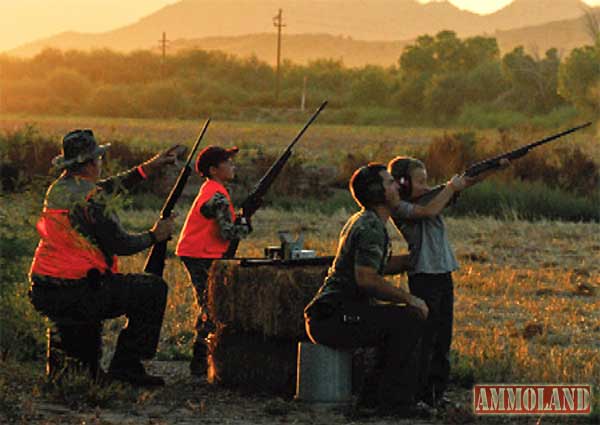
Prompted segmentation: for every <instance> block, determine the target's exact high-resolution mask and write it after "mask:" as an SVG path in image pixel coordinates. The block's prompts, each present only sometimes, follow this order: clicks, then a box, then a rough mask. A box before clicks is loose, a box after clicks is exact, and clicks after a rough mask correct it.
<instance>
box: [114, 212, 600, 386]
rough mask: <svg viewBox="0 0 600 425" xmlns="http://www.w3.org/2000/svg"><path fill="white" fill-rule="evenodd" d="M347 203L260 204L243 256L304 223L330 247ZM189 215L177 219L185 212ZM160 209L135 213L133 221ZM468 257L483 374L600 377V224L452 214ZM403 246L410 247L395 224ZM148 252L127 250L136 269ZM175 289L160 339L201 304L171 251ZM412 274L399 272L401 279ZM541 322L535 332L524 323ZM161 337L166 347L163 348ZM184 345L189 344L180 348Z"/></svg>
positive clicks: (460, 281) (471, 358)
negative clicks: (318, 209) (279, 207)
mask: <svg viewBox="0 0 600 425" xmlns="http://www.w3.org/2000/svg"><path fill="white" fill-rule="evenodd" d="M349 214H350V212H346V211H339V212H338V213H336V214H334V215H331V216H325V215H320V214H314V213H311V212H292V213H289V214H283V213H282V212H280V211H275V210H269V209H267V210H261V211H259V212H258V213H257V215H256V218H255V220H254V223H255V232H254V233H253V234H252V235H251V237H250V239H248V240H246V241H242V243H241V244H240V250H239V254H240V255H241V256H252V257H254V256H260V255H262V249H263V247H265V246H267V245H273V244H277V235H276V231H277V230H280V229H288V230H292V231H303V232H304V234H305V237H306V240H307V245H308V246H309V247H311V248H313V249H316V250H317V252H318V253H319V254H320V255H333V254H334V253H335V248H336V244H337V234H338V232H339V230H340V229H341V226H342V224H343V223H344V221H345V219H346V218H347V217H348V215H349ZM183 215H184V214H182V215H180V219H181V220H183V218H182V217H183ZM144 217H145V219H146V220H147V222H148V223H150V222H151V221H152V219H153V218H154V216H153V214H150V213H148V214H146V215H138V217H137V219H136V221H137V223H136V225H138V226H140V225H141V222H140V221H139V220H142V219H143V218H144ZM446 221H447V226H448V228H449V231H450V238H451V241H452V243H453V245H454V247H455V251H456V253H457V256H458V257H459V261H460V263H461V269H460V270H459V271H458V272H457V273H456V274H455V282H456V305H455V337H454V344H453V347H452V348H453V350H454V351H455V352H456V353H457V354H458V355H459V358H461V361H463V362H466V365H467V366H468V368H469V369H471V370H474V372H475V377H476V379H478V380H479V381H480V382H481V380H485V381H497V382H514V381H519V382H581V383H592V384H594V385H600V343H599V342H598V341H600V261H599V260H600V239H599V238H598V234H599V230H600V228H599V227H600V226H599V225H598V224H595V223H592V224H579V223H561V222H536V223H530V222H523V221H499V220H494V219H489V218H476V219H466V218H461V219H447V220H446ZM390 233H391V235H392V236H393V237H392V242H393V245H394V251H395V252H396V253H399V252H402V251H404V250H405V244H404V242H403V241H402V239H401V236H400V235H398V234H397V233H396V231H395V230H393V229H392V228H390ZM142 264H143V256H136V257H130V258H126V259H124V266H123V269H124V270H126V271H127V270H129V271H138V270H140V269H141V268H142ZM166 279H167V281H168V282H169V283H170V287H171V292H170V297H169V306H168V311H167V316H166V319H165V324H164V326H163V341H165V340H167V339H168V340H169V342H172V341H174V340H177V338H176V337H175V335H177V334H185V333H189V332H191V329H192V326H193V322H194V320H195V314H196V309H195V306H194V305H193V298H192V291H191V287H190V286H189V283H188V282H187V276H186V275H185V273H184V269H183V267H182V266H181V264H180V262H179V261H178V260H176V259H170V260H169V261H168V263H167V268H166ZM405 281H406V278H405V276H401V277H397V278H395V279H394V282H395V283H396V284H400V285H404V284H405ZM528 325H529V328H530V329H537V330H539V331H538V332H535V331H534V332H533V333H532V334H531V335H529V334H528V332H529V331H527V330H526V328H527V327H528ZM165 348H166V346H165V344H161V350H163V349H165ZM182 349H187V348H185V347H182Z"/></svg>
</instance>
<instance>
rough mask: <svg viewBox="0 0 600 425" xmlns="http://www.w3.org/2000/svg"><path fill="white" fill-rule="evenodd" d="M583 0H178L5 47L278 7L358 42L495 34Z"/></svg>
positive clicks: (251, 17) (92, 39)
mask: <svg viewBox="0 0 600 425" xmlns="http://www.w3.org/2000/svg"><path fill="white" fill-rule="evenodd" d="M584 7H585V4H584V3H582V2H581V1H580V0H515V1H514V2H513V3H511V4H509V5H508V6H506V7H505V8H503V9H501V10H499V11H497V12H495V13H492V14H489V15H483V16H482V15H478V14H475V13H471V12H468V11H464V10H460V9H458V8H456V7H455V6H453V5H452V4H451V3H449V2H446V1H442V2H433V3H426V4H421V3H419V2H418V1H417V0H369V1H368V2H367V1H365V0H303V1H302V2H299V1H297V0H253V1H249V0H219V1H217V0H181V1H179V2H177V3H174V4H172V5H169V6H166V7H164V8H162V9H160V10H158V11H156V12H155V13H152V14H150V15H148V16H146V17H144V18H142V19H140V20H139V21H138V22H135V23H132V24H131V25H128V26H125V27H122V28H118V29H115V30H114V31H109V32H105V33H98V34H83V33H75V32H64V33H61V34H57V35H55V36H52V37H49V38H46V39H43V40H38V41H35V42H32V43H28V44H26V45H23V46H21V47H19V48H16V49H13V50H11V51H9V52H8V53H9V54H11V55H16V56H31V55H34V54H36V53H38V52H39V51H41V50H42V49H43V48H45V47H54V48H58V49H90V48H103V47H107V48H110V49H114V50H118V51H131V50H135V49H148V48H152V47H155V46H156V45H157V44H158V39H159V38H160V36H161V34H162V32H163V31H164V32H166V33H167V36H168V38H169V39H170V40H179V39H198V38H206V37H216V36H218V37H236V36H241V35H245V34H266V33H273V32H274V28H273V23H272V18H273V16H274V15H275V14H276V13H277V10H278V9H279V8H281V9H283V19H284V23H285V25H286V27H285V33H286V34H323V33H328V34H334V35H343V36H345V37H348V36H349V37H352V38H353V39H360V40H369V41H373V40H385V41H392V40H411V39H414V38H415V37H417V36H419V35H421V34H425V33H428V34H433V33H436V32H438V31H440V30H443V29H451V30H453V31H455V32H457V33H458V34H459V35H461V36H468V35H474V34H482V33H493V32H494V31H496V30H509V29H515V28H519V27H524V26H532V25H539V24H542V23H545V22H553V21H558V20H565V19H573V18H576V17H578V16H581V15H582V14H583V8H584Z"/></svg>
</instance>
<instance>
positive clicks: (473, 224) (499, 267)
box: [0, 116, 600, 425]
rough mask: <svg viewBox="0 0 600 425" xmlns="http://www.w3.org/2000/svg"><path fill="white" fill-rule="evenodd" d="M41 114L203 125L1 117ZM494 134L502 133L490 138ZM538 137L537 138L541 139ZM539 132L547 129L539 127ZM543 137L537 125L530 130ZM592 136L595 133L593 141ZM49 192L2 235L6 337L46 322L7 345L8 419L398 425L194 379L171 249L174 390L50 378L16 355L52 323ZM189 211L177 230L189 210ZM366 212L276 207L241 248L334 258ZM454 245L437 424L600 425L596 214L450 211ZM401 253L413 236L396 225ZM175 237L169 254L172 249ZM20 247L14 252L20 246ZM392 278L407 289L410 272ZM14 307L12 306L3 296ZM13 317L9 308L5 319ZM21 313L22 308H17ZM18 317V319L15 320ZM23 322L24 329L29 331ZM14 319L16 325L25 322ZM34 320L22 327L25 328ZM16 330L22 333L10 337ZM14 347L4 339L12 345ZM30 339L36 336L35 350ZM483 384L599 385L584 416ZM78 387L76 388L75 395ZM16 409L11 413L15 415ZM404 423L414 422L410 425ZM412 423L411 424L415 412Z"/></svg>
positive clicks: (120, 125) (386, 133) (313, 137)
mask: <svg viewBox="0 0 600 425" xmlns="http://www.w3.org/2000/svg"><path fill="white" fill-rule="evenodd" d="M32 122H35V125H36V127H37V128H38V129H39V130H40V131H41V132H43V133H44V134H49V135H52V136H55V137H56V140H57V143H58V140H59V139H60V135H62V134H64V133H65V132H66V131H67V130H69V129H71V128H78V127H90V128H93V129H94V131H95V133H96V134H97V135H98V136H99V138H100V139H101V141H111V140H129V141H132V143H141V142H142V141H144V142H145V143H151V144H153V145H154V146H156V147H157V148H158V147H163V146H166V145H167V144H168V143H169V142H178V143H186V144H191V143H192V140H193V139H194V138H195V137H196V133H197V132H198V131H199V129H200V126H201V124H202V122H201V121H200V120H199V121H198V122H192V121H159V120H127V119H118V120H115V119H110V120H109V119H99V118H54V117H19V116H2V117H0V131H7V130H8V131H13V130H14V129H16V128H18V127H21V126H23V125H24V124H26V123H32ZM300 126H301V124H298V123H295V124H277V125H271V124H263V123H237V122H215V123H213V124H211V128H210V129H209V132H208V133H207V142H206V143H214V144H222V145H234V144H237V145H238V146H246V147H250V148H254V149H261V148H264V149H274V150H276V151H278V150H280V149H282V148H283V146H284V145H285V143H287V142H288V141H290V140H291V139H292V138H293V136H294V135H295V134H296V132H297V130H298V129H299V127H300ZM443 133H444V130H438V129H425V128H423V129H419V128H415V129H405V128H377V127H363V128H360V127H357V128H350V127H342V126H320V125H315V126H314V128H311V129H310V130H309V132H308V133H307V134H306V136H305V139H303V141H302V144H301V146H302V147H301V148H300V150H301V151H302V155H303V156H304V157H306V158H307V159H309V160H313V161H315V162H321V161H331V162H335V161H336V160H337V159H338V158H339V157H340V156H341V155H346V154H347V152H354V151H360V152H364V153H366V154H367V156H368V157H369V159H380V160H387V159H389V157H390V156H391V155H394V154H400V153H401V152H400V151H399V150H400V148H399V146H419V145H427V144H428V143H429V142H430V141H431V140H432V138H434V137H437V136H441V135H443ZM481 134H482V135H483V136H484V137H489V138H490V139H495V138H497V137H499V136H498V132H493V131H488V132H483V133H481ZM525 134H526V135H527V140H526V141H524V142H527V141H530V140H529V134H530V133H527V132H526V131H525ZM535 135H536V137H537V136H539V134H538V133H535ZM531 136H532V137H533V133H531ZM586 140H589V139H586ZM574 141H575V143H582V144H583V145H585V146H584V147H585V149H586V151H587V152H590V155H592V156H593V157H594V158H598V157H596V156H594V155H598V152H597V150H595V148H594V146H593V144H592V143H589V142H588V141H585V140H583V139H579V138H578V137H575V136H574ZM41 200H42V195H41V194H40V193H39V191H37V192H29V191H28V192H22V193H13V194H2V197H1V198H0V221H1V222H2V223H3V225H2V229H1V233H0V237H1V239H2V247H3V249H5V250H6V251H4V252H3V253H2V256H3V257H5V258H6V260H5V261H6V264H8V263H10V266H11V267H10V268H6V269H5V270H4V271H3V272H2V278H3V280H4V281H5V282H9V281H10V282H12V283H13V284H14V288H15V289H14V294H12V295H11V298H10V302H11V303H12V304H11V308H13V310H9V311H11V312H12V314H13V316H14V317H19V318H21V317H22V318H23V320H24V322H22V323H21V322H20V323H21V324H19V323H13V321H10V320H9V321H8V322H7V323H0V328H3V329H4V330H5V331H3V332H2V333H1V334H0V335H4V336H5V337H6V338H8V337H11V335H17V336H18V335H20V333H26V331H27V329H26V328H27V327H30V328H32V329H33V328H35V329H37V330H36V331H35V332H34V336H35V339H36V341H34V342H29V343H27V342H24V341H23V340H21V339H18V338H17V337H15V338H16V339H15V340H14V341H15V342H14V344H13V345H12V346H10V347H5V345H4V344H2V349H3V352H2V353H0V423H4V422H3V421H4V420H6V421H7V422H8V423H28V424H29V423H32V424H40V425H41V424H63V423H64V424H84V423H85V424H97V425H109V424H136V425H137V424H155V425H158V424H170V423H182V424H184V423H190V424H191V423H232V424H250V423H265V424H266V423H299V424H312V423H336V424H337V423H339V424H342V423H377V424H384V423H399V422H398V421H397V420H390V419H385V418H379V419H360V418H359V419H357V418H355V417H352V416H351V415H350V416H349V415H347V414H344V413H343V412H324V413H319V412H315V411H312V410H311V409H307V408H305V407H303V406H301V405H298V404H297V403H294V402H293V401H291V400H287V399H280V398H274V397H268V396H263V395H259V394H244V393H240V392H237V391H231V390H227V389H223V388H218V387H217V388H215V387H213V386H210V385H208V384H206V383H205V382H201V381H198V380H197V379H196V378H191V377H190V376H189V374H188V369H187V364H188V363H187V362H188V361H189V359H190V356H191V339H192V335H193V326H194V322H195V319H196V314H197V309H196V306H195V305H194V296H193V291H192V287H191V285H190V283H189V281H188V277H187V274H186V273H185V270H184V267H183V265H182V264H181V263H180V261H178V260H177V259H176V258H174V257H173V256H172V253H171V255H170V257H169V259H168V261H167V264H166V269H165V274H164V276H165V280H166V281H167V282H168V283H169V287H170V290H169V298H168V306H167V312H166V316H165V320H164V323H163V328H162V334H161V340H160V343H159V352H158V355H157V356H156V360H155V361H152V362H151V363H150V364H149V367H150V368H151V370H152V371H155V372H158V373H161V374H163V375H164V376H165V377H166V379H167V386H166V387H165V388H164V389H158V390H154V391H148V390H132V389H131V388H129V387H122V386H118V385H111V386H110V387H108V388H98V387H96V386H94V385H93V384H89V383H88V384H86V383H83V382H81V381H77V380H75V381H74V382H73V383H72V384H71V386H70V387H66V388H62V389H56V388H48V387H46V386H44V385H43V377H42V373H43V361H42V357H43V352H42V353H40V350H39V349H37V351H36V353H34V355H31V356H29V358H27V359H24V360H19V361H17V360H15V358H16V357H18V356H17V354H22V353H17V351H26V350H27V349H31V348H30V346H32V345H35V344H37V345H36V346H37V347H39V345H40V344H43V333H42V332H43V328H44V323H43V320H42V318H41V317H40V316H38V315H37V313H35V312H34V311H33V309H32V308H31V307H30V306H29V304H28V301H27V295H26V294H27V281H26V273H27V268H28V265H29V261H30V258H31V254H32V253H33V248H34V246H35V243H36V242H37V236H36V234H35V230H34V228H33V225H34V223H35V221H36V219H37V215H38V213H39V210H40V206H41ZM190 201H191V200H190V199H189V198H186V199H185V200H183V202H181V203H180V204H179V205H178V206H177V208H176V212H177V213H178V218H177V226H178V227H177V232H178V230H179V229H180V227H181V225H182V224H183V220H184V218H185V215H186V213H187V209H188V208H189V206H190ZM353 212H354V211H353V210H350V209H347V208H340V209H338V210H337V211H335V212H332V213H329V214H325V213H322V212H318V211H314V210H311V209H308V208H303V207H302V204H301V203H300V204H298V205H297V206H296V208H292V209H291V210H289V211H284V210H281V209H275V208H272V207H268V208H265V209H261V210H259V211H258V212H257V214H256V216H255V217H254V220H253V225H254V232H253V233H252V234H251V236H250V238H249V239H247V240H244V241H242V242H241V244H240V249H239V251H238V255H239V256H244V257H259V256H262V253H263V248H264V247H266V246H268V245H276V244H278V237H277V231H278V230H289V231H291V232H292V233H296V234H297V233H300V232H302V233H303V234H304V236H305V248H308V249H314V250H316V251H317V253H318V255H334V254H335V250H336V245H337V236H338V233H339V231H340V230H341V227H342V225H343V223H344V222H345V221H346V219H347V218H348V216H349V215H350V214H352V213H353ZM157 215H158V211H157V210H156V209H148V208H145V209H128V210H126V211H123V212H122V213H121V214H120V216H121V217H122V221H123V223H124V226H125V227H126V228H127V229H130V230H134V231H141V230H143V229H147V228H149V227H150V226H151V225H152V223H153V222H154V221H155V220H156V218H157ZM446 225H447V228H448V231H449V237H450V241H451V243H452V245H453V247H454V249H455V252H456V255H457V258H458V260H459V263H460V265H461V267H460V270H459V271H458V272H456V273H455V275H454V281H455V296H456V301H455V316H454V317H455V325H454V339H453V346H452V367H453V370H452V377H451V378H452V387H451V391H450V396H451V398H452V400H453V402H455V403H458V404H459V405H460V406H459V407H455V408H452V409H450V410H449V411H446V412H440V414H439V415H438V416H437V417H436V418H435V419H433V420H432V422H433V423H455V424H459V423H461V424H462V423H467V422H474V423H488V422H489V423H514V422H518V423H542V424H544V423H557V424H558V423H597V421H598V420H600V416H598V415H599V413H600V412H599V411H600V402H599V400H600V399H599V398H598V395H597V394H598V392H599V391H600V236H599V235H600V225H599V224H598V222H588V223H581V222H562V221H550V220H538V221H535V222H530V221H525V220H520V219H519V217H518V216H514V217H511V216H510V214H507V215H506V217H505V219H503V220H499V219H496V218H491V217H485V216H473V217H448V218H447V219H446ZM389 232H390V235H391V236H392V244H393V250H394V253H395V254H400V253H403V252H406V244H405V242H404V241H403V239H402V237H401V236H400V235H399V233H398V232H397V231H396V230H395V229H394V228H393V227H392V226H391V225H390V227H389ZM173 245H174V244H173V242H171V243H170V249H172V248H173ZM9 251H10V252H9ZM145 256H146V253H140V254H138V255H135V256H131V257H124V258H122V259H121V269H122V271H123V272H140V271H141V270H142V269H143V264H144V261H145ZM390 282H391V283H393V284H395V285H406V276H405V275H401V276H397V277H395V278H393V279H390ZM0 304H1V305H2V308H3V309H6V308H7V306H6V303H0ZM1 317H3V318H6V317H7V316H6V315H5V312H3V315H2V316H1ZM9 319H10V317H9ZM124 323H125V321H124V319H123V318H120V319H114V320H108V321H106V322H105V326H104V341H105V352H104V356H103V364H104V365H105V366H106V364H107V362H108V361H109V359H110V357H111V355H112V351H113V350H114V345H115V342H116V336H117V334H118V331H119V330H120V328H121V327H122V326H123V324H124ZM9 326H11V328H10V329H9ZM19 326H21V327H19ZM13 327H14V328H15V329H16V330H13ZM22 328H23V329H22ZM9 330H10V332H9ZM0 342H2V341H0ZM27 344H29V345H27ZM474 383H579V384H591V385H592V386H593V406H592V409H593V411H594V413H593V414H592V415H591V416H585V417H578V418H577V417H575V418H573V417H570V418H567V420H566V421H565V418H561V417H526V418H522V419H518V418H514V417H512V418H511V417H495V418H491V419H488V418H485V419H484V418H480V417H476V416H474V415H473V414H472V411H471V403H472V399H471V396H472V395H471V387H472V385H473V384H474ZM74 394H75V395H74ZM3 413H4V418H6V419H4V418H3ZM400 423H404V422H400ZM405 423H411V422H410V421H407V422H405Z"/></svg>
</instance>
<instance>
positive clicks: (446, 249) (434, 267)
mask: <svg viewBox="0 0 600 425" xmlns="http://www.w3.org/2000/svg"><path fill="white" fill-rule="evenodd" d="M413 209H414V205H413V204H411V203H409V202H405V201H401V203H400V206H399V207H398V208H397V209H396V211H394V214H393V215H392V220H393V221H394V225H395V226H396V227H397V228H398V230H400V232H401V233H402V235H403V236H404V239H405V240H406V242H407V243H408V250H409V258H410V265H411V271H409V274H417V273H427V274H438V273H449V272H453V271H455V270H457V269H458V262H457V261H456V257H455V256H454V252H452V247H451V246H450V242H449V241H448V234H447V233H446V226H445V224H444V220H443V219H442V216H441V215H437V216H435V217H424V218H409V217H410V216H411V215H412V211H413Z"/></svg>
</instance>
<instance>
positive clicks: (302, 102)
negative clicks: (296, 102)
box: [300, 75, 306, 112]
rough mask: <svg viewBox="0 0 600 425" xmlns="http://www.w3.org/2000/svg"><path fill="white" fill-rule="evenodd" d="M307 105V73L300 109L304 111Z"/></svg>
mask: <svg viewBox="0 0 600 425" xmlns="http://www.w3.org/2000/svg"><path fill="white" fill-rule="evenodd" d="M305 107H306V75H305V76H304V82H303V84H302V99H301V100H300V110H301V111H302V112H304V109H305Z"/></svg>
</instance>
